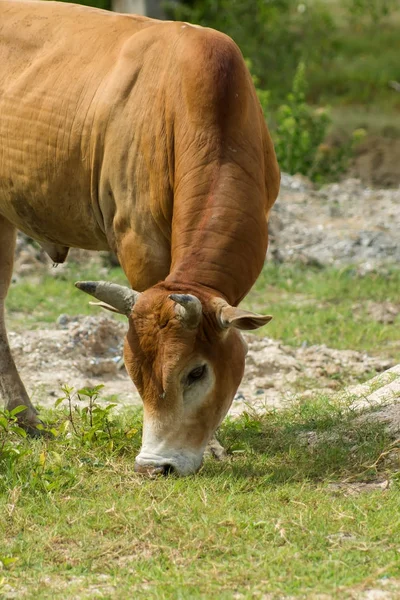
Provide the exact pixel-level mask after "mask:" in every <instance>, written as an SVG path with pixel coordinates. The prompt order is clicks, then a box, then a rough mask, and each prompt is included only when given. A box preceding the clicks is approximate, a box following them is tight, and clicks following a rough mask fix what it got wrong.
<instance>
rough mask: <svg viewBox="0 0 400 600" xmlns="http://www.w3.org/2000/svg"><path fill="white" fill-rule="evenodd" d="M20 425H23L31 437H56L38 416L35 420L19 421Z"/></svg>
mask: <svg viewBox="0 0 400 600" xmlns="http://www.w3.org/2000/svg"><path fill="white" fill-rule="evenodd" d="M18 425H19V426H20V427H22V429H24V430H25V431H26V433H27V435H28V436H29V437H31V438H52V437H54V436H53V434H52V433H51V431H49V429H47V427H46V425H45V424H44V423H43V422H42V421H41V420H40V419H38V418H36V419H34V420H30V421H27V420H23V419H20V420H19V421H18Z"/></svg>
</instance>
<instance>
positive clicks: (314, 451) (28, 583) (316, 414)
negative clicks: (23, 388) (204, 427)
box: [0, 398, 400, 599]
mask: <svg viewBox="0 0 400 600" xmlns="http://www.w3.org/2000/svg"><path fill="white" fill-rule="evenodd" d="M47 418H48V419H49V420H50V421H52V422H53V426H54V427H57V428H58V430H59V436H58V438H57V439H54V440H36V441H32V440H28V441H27V440H25V439H22V440H19V441H18V440H17V441H14V444H16V447H17V448H18V449H19V450H20V451H21V453H22V456H21V457H20V458H19V459H15V460H11V459H8V461H7V460H5V461H2V462H1V468H0V473H1V475H0V510H1V511H2V514H3V515H4V517H3V519H2V521H1V524H0V535H1V540H2V544H1V551H0V559H2V560H3V561H4V564H5V567H4V569H3V571H2V579H1V578H0V581H1V582H2V585H3V588H0V596H1V595H2V592H3V593H5V592H6V591H7V589H8V590H10V588H11V589H13V590H15V593H16V594H17V597H18V598H76V597H79V598H93V597H101V598H121V599H122V598H131V597H135V598H136V597H139V598H157V599H167V598H171V599H175V598H182V599H186V598H187V599H189V598H221V599H223V598H226V599H228V598H229V599H230V598H233V597H238V598H257V597H260V595H261V594H267V593H270V594H271V596H268V597H271V598H278V597H279V598H282V597H286V596H289V595H290V596H291V597H295V598H300V597H307V598H310V597H312V595H311V594H314V593H318V592H319V593H326V594H332V595H334V597H340V598H348V597H354V596H351V595H350V594H351V593H352V590H354V589H363V588H364V587H367V586H368V585H371V584H372V585H375V586H379V585H380V583H379V580H380V579H381V578H382V577H389V578H391V579H392V578H399V577H400V559H399V547H400V512H399V476H398V473H396V470H397V471H398V469H399V468H400V463H399V461H398V460H397V468H396V469H394V468H393V465H392V466H391V467H390V468H389V467H388V465H386V464H385V463H384V461H383V460H382V461H379V457H380V456H381V455H382V452H383V451H384V450H386V449H387V448H388V447H389V446H390V441H389V439H388V437H387V435H386V433H385V432H384V430H383V429H382V426H381V425H373V424H365V425H363V427H362V428H360V427H359V426H357V425H356V423H355V422H354V416H353V415H352V413H351V411H349V410H348V406H347V405H346V403H336V404H335V403H333V402H331V401H328V400H326V399H323V398H319V399H314V400H308V401H303V402H301V403H298V404H296V405H294V406H292V407H291V408H290V409H288V410H286V411H282V412H271V413H268V414H267V415H265V416H263V417H261V418H260V417H257V418H256V417H254V416H250V415H244V416H243V417H242V418H241V419H239V420H238V421H235V422H232V421H231V422H227V423H225V424H224V426H223V427H222V430H221V435H220V438H221V441H222V442H223V443H224V444H225V446H226V447H227V449H228V450H229V452H230V459H229V461H227V462H224V463H218V462H215V461H213V460H211V459H209V460H207V461H206V463H205V466H204V467H203V469H202V471H201V472H200V473H199V474H197V475H196V476H193V477H189V478H186V479H178V478H176V477H174V476H172V477H169V478H160V479H157V480H148V479H145V478H143V477H141V476H139V475H136V474H134V472H133V461H134V456H135V454H136V452H137V450H138V448H139V444H140V415H139V414H137V413H136V414H134V413H124V414H122V415H120V416H118V417H115V418H111V435H112V438H113V442H114V443H113V446H112V447H111V445H110V443H109V440H107V439H105V438H103V439H102V440H101V441H99V440H98V441H96V440H94V439H93V438H92V439H91V441H88V439H87V437H86V438H85V439H84V438H83V437H82V435H80V436H76V435H75V434H74V433H73V432H71V430H70V428H66V427H65V426H64V425H63V424H67V425H68V420H67V413H66V412H62V411H61V410H60V409H57V411H56V412H54V411H53V412H51V413H48V415H47ZM75 423H76V426H77V428H78V430H79V431H80V432H81V431H83V432H84V431H87V430H88V426H87V423H86V424H85V423H82V422H81V421H80V417H79V415H78V416H75ZM68 431H69V433H67V432H68ZM310 431H313V432H316V434H317V435H318V436H319V437H317V438H316V441H315V442H314V443H313V444H309V443H307V439H308V438H307V435H308V433H309V432H310ZM307 432H308V433H307ZM1 439H2V438H1V436H0V441H1ZM327 440H329V443H327ZM23 452H26V454H25V455H23ZM0 456H1V453H0ZM397 457H398V455H397ZM376 461H378V462H377V466H376V467H370V465H372V464H373V463H374V462H376ZM377 475H378V476H379V477H380V478H382V477H384V478H388V479H389V480H390V481H391V486H390V488H389V489H388V490H386V491H382V490H380V489H378V490H374V491H368V492H366V491H365V492H362V493H359V494H357V495H352V494H351V492H352V489H353V488H352V483H347V484H343V485H342V486H340V485H332V483H333V482H343V481H344V480H345V481H348V482H355V481H356V482H359V481H374V480H375V478H376V477H377ZM7 586H9V587H7ZM235 594H237V596H235ZM1 597H3V596H1ZM4 597H5V598H6V597H7V596H6V595H5V596H4ZM328 597H330V596H328Z"/></svg>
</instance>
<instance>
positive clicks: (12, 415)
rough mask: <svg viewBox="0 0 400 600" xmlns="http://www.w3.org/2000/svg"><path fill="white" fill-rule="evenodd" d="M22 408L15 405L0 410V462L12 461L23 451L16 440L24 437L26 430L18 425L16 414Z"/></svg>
mask: <svg viewBox="0 0 400 600" xmlns="http://www.w3.org/2000/svg"><path fill="white" fill-rule="evenodd" d="M24 410H26V408H25V406H16V407H15V408H14V409H13V410H10V411H9V410H2V411H0V462H8V463H13V462H15V461H17V460H18V459H19V458H20V457H21V455H22V453H23V452H22V450H21V448H20V446H19V443H18V442H19V441H20V440H21V439H24V438H26V431H25V430H24V429H22V427H20V426H19V424H18V415H19V414H20V413H21V412H23V411H24Z"/></svg>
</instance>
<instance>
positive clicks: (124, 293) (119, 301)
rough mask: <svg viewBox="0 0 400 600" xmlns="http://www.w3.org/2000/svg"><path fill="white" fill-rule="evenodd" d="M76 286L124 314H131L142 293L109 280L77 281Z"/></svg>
mask: <svg viewBox="0 0 400 600" xmlns="http://www.w3.org/2000/svg"><path fill="white" fill-rule="evenodd" d="M75 286H76V287H77V288H78V289H80V290H82V292H86V293H87V294H90V295H91V296H94V297H95V298H97V300H101V302H105V303H106V304H109V305H110V306H112V307H113V308H115V310H116V311H117V312H119V313H121V314H122V315H126V316H127V317H129V315H130V314H131V312H132V308H133V307H134V305H135V302H137V300H138V298H139V296H140V293H139V292H135V291H134V290H131V289H129V288H128V287H125V286H123V285H118V284H117V283H110V282H108V281H77V282H76V283H75Z"/></svg>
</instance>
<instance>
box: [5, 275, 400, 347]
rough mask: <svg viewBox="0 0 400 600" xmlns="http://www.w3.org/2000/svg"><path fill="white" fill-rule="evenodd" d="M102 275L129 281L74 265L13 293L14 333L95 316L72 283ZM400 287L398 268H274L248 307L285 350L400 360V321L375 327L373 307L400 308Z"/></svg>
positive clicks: (9, 302) (10, 314)
mask: <svg viewBox="0 0 400 600" xmlns="http://www.w3.org/2000/svg"><path fill="white" fill-rule="evenodd" d="M104 277H106V278H108V279H110V280H113V281H116V282H119V283H126V280H125V278H124V275H123V273H122V271H121V269H119V268H114V269H112V270H111V271H110V272H109V273H108V275H106V276H104V274H103V275H99V273H98V270H97V269H96V268H95V267H93V268H92V269H91V270H83V271H82V270H81V269H80V268H79V267H78V266H77V265H74V264H72V265H71V266H70V267H68V269H67V271H64V272H63V273H62V275H61V276H59V277H57V276H56V277H55V276H53V275H52V276H49V275H46V276H43V277H42V279H41V280H40V282H39V283H38V282H34V283H32V282H29V281H27V280H22V281H21V282H20V283H17V284H15V285H13V286H12V287H11V290H10V293H9V296H8V298H7V309H8V323H9V327H10V328H14V329H19V330H21V329H22V328H26V327H30V328H36V327H42V326H48V325H49V324H52V323H54V322H55V321H56V319H57V317H58V316H59V314H61V313H68V314H71V315H74V314H96V310H95V309H94V308H93V307H91V306H90V305H89V298H88V297H87V296H86V295H85V294H83V293H82V292H79V291H78V290H77V289H76V288H75V287H74V285H73V283H74V281H76V280H77V279H83V278H85V279H99V278H104ZM399 289H400V270H398V269H394V268H393V269H389V270H387V271H386V272H384V273H370V274H368V275H365V276H360V275H358V274H357V271H356V270H355V269H352V268H345V269H332V268H327V269H316V268H311V267H303V266H301V265H274V264H269V263H268V264H267V265H266V266H265V268H264V270H263V272H262V274H261V276H260V278H259V279H258V281H257V283H256V285H255V286H254V288H253V290H252V291H251V293H250V294H249V296H248V297H247V298H246V300H245V301H244V303H243V306H245V307H247V308H249V309H250V310H255V311H259V312H263V313H267V314H268V313H270V314H272V315H273V317H274V319H273V321H271V323H270V324H269V325H268V326H267V327H266V328H264V329H262V330H261V331H260V333H261V334H262V335H268V336H271V337H273V338H277V339H281V340H282V341H283V342H284V343H286V344H290V345H294V346H300V345H301V344H303V343H307V344H309V345H311V344H326V345H327V346H330V347H332V348H338V349H346V348H351V349H353V350H359V351H366V352H370V353H372V354H379V355H381V356H386V357H389V358H390V357H391V358H394V359H398V358H400V344H399V336H398V326H399V325H400V318H399V317H397V319H396V321H395V323H392V324H382V323H379V322H377V321H374V320H373V319H372V318H371V316H370V315H369V313H368V304H367V302H377V303H379V302H383V301H390V302H393V303H399V293H398V290H399Z"/></svg>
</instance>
